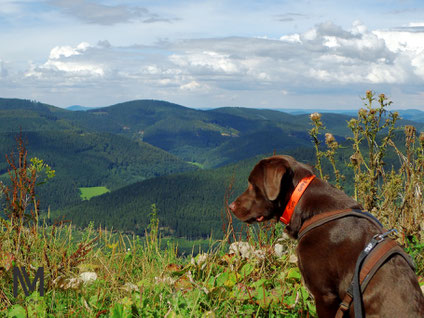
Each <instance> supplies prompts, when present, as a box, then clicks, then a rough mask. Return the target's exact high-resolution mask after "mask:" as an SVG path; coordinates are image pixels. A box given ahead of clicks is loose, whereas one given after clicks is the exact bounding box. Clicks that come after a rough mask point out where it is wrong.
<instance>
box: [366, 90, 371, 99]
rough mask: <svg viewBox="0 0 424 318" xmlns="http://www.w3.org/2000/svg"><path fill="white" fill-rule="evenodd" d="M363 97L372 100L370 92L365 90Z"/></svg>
mask: <svg viewBox="0 0 424 318" xmlns="http://www.w3.org/2000/svg"><path fill="white" fill-rule="evenodd" d="M365 96H366V97H367V98H368V99H371V98H372V91H370V90H367V92H366V93H365Z"/></svg>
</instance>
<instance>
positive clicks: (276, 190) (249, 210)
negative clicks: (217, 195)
mask: <svg viewBox="0 0 424 318" xmlns="http://www.w3.org/2000/svg"><path fill="white" fill-rule="evenodd" d="M312 174H313V171H312V168H311V167H310V166H308V165H305V164H302V163H299V162H297V161H296V160H295V159H293V158H292V157H290V156H273V157H269V158H266V159H263V160H261V161H259V162H258V163H257V164H256V166H255V167H254V168H253V170H252V172H251V173H250V176H249V180H248V187H247V190H246V191H244V192H243V193H242V194H241V195H240V196H239V197H238V198H237V199H236V200H235V201H234V202H233V203H231V204H230V206H229V208H230V210H231V211H232V212H233V213H234V214H235V216H236V217H237V218H239V219H240V220H241V221H244V222H247V223H254V222H263V221H266V220H270V219H273V218H275V219H277V218H279V217H280V216H281V214H282V213H283V210H284V208H285V206H286V204H287V202H288V200H289V198H290V196H291V194H292V192H293V190H294V188H295V186H296V185H297V183H298V182H299V181H300V180H301V179H302V178H304V177H307V176H310V175H312Z"/></svg>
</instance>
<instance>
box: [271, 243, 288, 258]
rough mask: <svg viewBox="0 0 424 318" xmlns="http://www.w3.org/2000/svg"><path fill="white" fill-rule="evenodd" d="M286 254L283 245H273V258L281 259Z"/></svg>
mask: <svg viewBox="0 0 424 318" xmlns="http://www.w3.org/2000/svg"><path fill="white" fill-rule="evenodd" d="M285 253H286V248H285V247H284V245H283V244H279V243H277V244H275V245H274V255H275V257H278V258H280V257H282V256H283V255H284V254H285Z"/></svg>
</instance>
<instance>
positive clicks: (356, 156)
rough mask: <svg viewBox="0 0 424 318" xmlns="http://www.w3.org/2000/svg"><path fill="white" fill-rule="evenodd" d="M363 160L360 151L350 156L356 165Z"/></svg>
mask: <svg viewBox="0 0 424 318" xmlns="http://www.w3.org/2000/svg"><path fill="white" fill-rule="evenodd" d="M360 161H361V157H360V155H359V153H354V154H353V155H352V156H350V162H351V163H352V164H353V165H354V166H355V167H356V166H357V165H359V163H360Z"/></svg>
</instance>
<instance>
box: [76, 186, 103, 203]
mask: <svg viewBox="0 0 424 318" xmlns="http://www.w3.org/2000/svg"><path fill="white" fill-rule="evenodd" d="M79 189H80V191H81V199H83V200H90V199H91V198H92V197H96V196H98V195H102V194H104V193H106V192H110V190H109V189H108V188H106V187H83V188H79Z"/></svg>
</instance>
